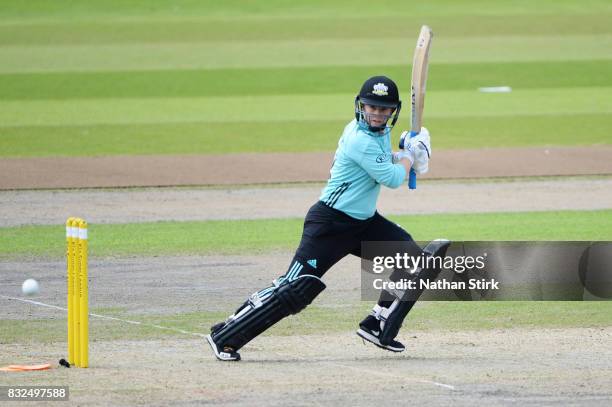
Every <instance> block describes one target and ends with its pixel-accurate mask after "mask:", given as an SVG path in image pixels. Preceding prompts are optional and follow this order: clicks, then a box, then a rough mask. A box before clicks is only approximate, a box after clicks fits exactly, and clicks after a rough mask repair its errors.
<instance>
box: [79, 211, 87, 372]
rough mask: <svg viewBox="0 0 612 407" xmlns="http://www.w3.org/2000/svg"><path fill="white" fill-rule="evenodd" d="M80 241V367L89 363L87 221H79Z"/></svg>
mask: <svg viewBox="0 0 612 407" xmlns="http://www.w3.org/2000/svg"><path fill="white" fill-rule="evenodd" d="M79 242H80V245H81V267H80V270H79V271H80V274H79V312H80V318H79V330H80V332H79V337H80V342H81V344H80V348H79V357H80V367H87V365H88V364H89V301H88V300H89V290H88V287H87V222H85V221H84V220H81V222H80V223H79Z"/></svg>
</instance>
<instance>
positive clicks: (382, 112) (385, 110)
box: [363, 104, 394, 127]
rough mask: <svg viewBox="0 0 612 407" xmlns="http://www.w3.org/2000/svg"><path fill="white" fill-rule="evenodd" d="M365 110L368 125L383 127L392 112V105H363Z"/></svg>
mask: <svg viewBox="0 0 612 407" xmlns="http://www.w3.org/2000/svg"><path fill="white" fill-rule="evenodd" d="M363 110H364V111H365V113H366V114H365V116H366V120H367V121H368V124H369V125H370V126H375V127H383V126H385V124H386V123H387V121H388V120H389V118H390V117H391V115H392V114H393V110H394V109H393V108H392V107H383V106H374V105H366V104H364V105H363Z"/></svg>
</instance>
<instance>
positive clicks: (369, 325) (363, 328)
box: [357, 315, 406, 352]
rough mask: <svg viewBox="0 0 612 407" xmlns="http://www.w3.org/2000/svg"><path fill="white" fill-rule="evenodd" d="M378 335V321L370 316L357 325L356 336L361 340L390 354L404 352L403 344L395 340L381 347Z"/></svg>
mask: <svg viewBox="0 0 612 407" xmlns="http://www.w3.org/2000/svg"><path fill="white" fill-rule="evenodd" d="M380 334H381V329H380V325H379V321H378V320H377V319H376V318H374V317H373V316H371V315H370V316H368V317H366V319H365V320H363V321H362V322H361V323H360V324H359V329H358V330H357V335H359V336H360V337H361V338H362V339H364V340H366V341H368V342H370V343H373V344H374V345H376V346H378V347H379V348H381V349H385V350H389V351H391V352H403V351H405V350H406V347H405V346H404V344H403V343H401V342H399V341H396V340H392V341H391V343H389V344H386V345H383V344H382V343H380V339H379V338H380Z"/></svg>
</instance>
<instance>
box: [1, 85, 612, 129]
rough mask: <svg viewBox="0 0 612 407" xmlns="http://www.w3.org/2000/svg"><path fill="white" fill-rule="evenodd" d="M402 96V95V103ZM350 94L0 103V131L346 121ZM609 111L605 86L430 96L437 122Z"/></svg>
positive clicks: (610, 96) (611, 97)
mask: <svg viewBox="0 0 612 407" xmlns="http://www.w3.org/2000/svg"><path fill="white" fill-rule="evenodd" d="M407 95H408V93H407V92H404V98H406V97H407ZM353 99H354V93H353V92H351V93H347V94H330V95H279V96H268V95H266V96H251V97H240V96H234V97H225V96H219V97H203V98H141V99H110V98H109V99H93V100H92V99H84V100H80V99H71V100H66V101H39V100H35V101H4V102H0V126H2V127H13V126H33V125H34V126H49V125H96V124H145V123H184V122H209V123H230V122H261V123H274V122H277V123H278V122H286V121H291V120H295V121H320V120H324V121H329V120H342V121H345V120H349V119H350V117H351V116H352V114H353V113H352V110H353V109H352V101H353ZM587 113H612V87H594V88H590V87H587V88H584V87H583V88H578V87H576V88H553V89H519V90H516V91H513V92H512V93H508V94H484V93H479V92H478V91H476V90H473V91H431V92H428V94H427V120H428V121H429V120H431V119H433V118H438V117H445V118H450V117H466V116H471V117H473V116H480V117H488V116H517V115H524V116H529V115H563V114H587Z"/></svg>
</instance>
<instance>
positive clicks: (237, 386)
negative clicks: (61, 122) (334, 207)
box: [0, 178, 612, 405]
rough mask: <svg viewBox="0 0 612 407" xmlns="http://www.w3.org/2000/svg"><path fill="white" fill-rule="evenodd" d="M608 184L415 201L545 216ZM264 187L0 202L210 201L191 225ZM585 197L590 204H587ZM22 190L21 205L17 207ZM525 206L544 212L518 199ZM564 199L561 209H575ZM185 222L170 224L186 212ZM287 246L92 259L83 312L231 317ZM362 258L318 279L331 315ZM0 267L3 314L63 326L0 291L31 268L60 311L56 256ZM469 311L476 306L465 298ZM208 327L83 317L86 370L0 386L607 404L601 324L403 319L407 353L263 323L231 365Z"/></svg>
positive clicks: (148, 213)
mask: <svg viewBox="0 0 612 407" xmlns="http://www.w3.org/2000/svg"><path fill="white" fill-rule="evenodd" d="M609 183H610V181H609V179H606V178H602V179H591V180H586V179H582V180H580V179H579V180H565V181H562V180H554V179H551V180H540V181H538V180H533V181H529V182H523V183H520V185H521V188H522V191H523V192H524V193H525V194H528V196H529V197H530V199H528V200H525V201H531V202H532V204H528V203H523V204H522V205H523V206H520V207H518V208H517V207H516V206H514V205H515V203H514V202H513V200H512V199H511V195H512V194H510V193H509V191H512V190H513V188H512V187H514V186H515V185H518V184H514V183H503V182H502V183H488V182H473V183H465V184H459V185H458V184H456V183H455V185H454V186H450V185H445V184H443V183H423V184H422V186H423V188H422V189H420V190H419V191H420V193H421V196H420V199H419V200H418V202H419V203H418V205H419V208H420V209H419V210H423V211H426V208H427V204H429V205H431V206H430V208H431V210H430V212H437V211H439V210H440V209H439V207H440V206H441V205H439V203H437V199H438V198H439V195H437V194H436V192H439V193H442V191H445V192H444V193H445V194H446V195H444V197H445V198H444V199H445V200H450V199H454V198H453V188H457V191H459V190H461V189H463V192H465V188H468V189H470V191H471V195H472V197H473V198H472V199H471V200H470V201H469V202H467V201H466V202H462V201H458V202H457V204H456V205H455V206H454V209H455V210H454V212H463V211H465V212H470V211H474V210H475V211H478V205H482V206H484V205H488V207H489V208H490V209H491V210H492V209H495V210H497V211H504V210H526V209H540V210H547V209H552V208H555V207H557V206H555V205H557V204H558V203H559V201H558V200H556V197H558V195H557V194H561V195H562V194H571V193H572V191H576V190H579V191H580V194H577V196H578V195H580V196H583V198H584V199H583V200H578V199H577V200H571V199H565V200H563V202H565V203H567V202H574V205H575V207H573V209H589V208H594V207H595V206H597V207H606V208H609V207H611V205H610V196H609V193H608V192H602V191H609V190H611V188H608V187H607V186H608V184H609ZM278 189H279V190H280V189H282V188H278ZM318 189H319V186H304V187H290V188H284V189H283V191H284V192H285V193H286V194H285V196H286V198H287V199H288V200H289V201H290V202H291V203H292V205H291V207H294V208H296V209H294V210H287V211H286V212H283V213H282V215H283V216H300V214H298V213H297V212H298V210H301V208H306V207H307V206H308V205H309V204H310V203H311V202H312V201H313V199H316V196H317V193H318V192H317V191H318ZM589 191H590V192H589ZM268 192H270V191H269V190H268V189H267V188H260V189H258V188H248V189H236V190H220V189H171V190H165V191H164V190H161V191H160V190H154V189H151V190H148V189H145V190H120V191H117V190H109V191H97V190H92V191H70V192H65V193H64V192H57V191H55V192H54V191H23V192H11V193H3V199H4V203H3V208H6V209H7V212H8V213H11V211H13V214H17V211H18V209H20V208H21V209H23V208H24V207H25V208H30V207H31V208H34V209H30V210H34V211H35V210H36V209H35V208H43V207H44V206H45V205H44V204H47V205H49V203H50V202H54V205H57V207H58V208H60V207H62V199H63V198H64V197H65V195H66V194H70V195H71V198H77V200H78V199H81V200H82V201H83V202H85V201H89V200H91V199H92V197H95V198H96V199H95V201H97V202H112V201H114V202H121V204H120V205H114V206H113V207H112V208H111V210H110V211H111V212H113V213H114V217H113V218H112V219H110V220H108V221H112V222H127V221H134V219H133V216H134V214H135V213H136V212H137V208H138V207H139V205H140V204H141V203H142V202H144V201H146V200H150V201H151V202H154V204H151V205H149V206H147V207H146V209H145V210H141V211H140V218H138V220H140V221H144V220H155V219H163V218H164V217H166V216H167V215H168V214H169V213H175V214H182V213H192V214H193V205H198V204H200V205H204V203H207V204H206V205H204V207H205V208H207V210H205V211H202V212H198V214H197V215H192V216H195V218H197V219H208V218H226V217H228V218H231V217H234V218H236V217H238V218H240V217H246V216H247V215H249V212H246V211H247V209H246V206H245V207H244V208H242V209H241V208H240V205H237V207H231V206H227V205H228V203H229V202H230V201H231V202H241V201H244V200H243V199H235V198H236V196H240V197H244V196H245V195H247V196H250V197H252V198H253V199H257V202H259V205H254V206H255V207H256V208H259V209H257V211H258V212H255V213H254V214H253V215H255V216H253V217H256V216H259V217H268V216H271V215H270V214H271V213H272V212H270V211H274V210H275V208H274V207H268V206H267V202H266V200H265V197H266V196H268ZM274 192H278V191H274ZM400 193H403V192H402V191H400ZM589 194H591V195H592V197H597V198H599V199H597V200H595V199H588V196H589ZM163 197H165V198H163ZM223 197H225V199H224V198H223ZM24 198H25V199H27V201H28V202H30V203H32V205H31V206H30V205H24ZM189 198H193V199H189ZM194 200H195V201H194ZM525 201H523V202H525ZM37 202H38V203H37ZM252 202H253V201H251V202H250V203H249V206H250V207H252V206H251V203H252ZM536 202H537V205H540V207H537V208H536V207H529V205H535V204H534V203H536ZM130 203H131V204H130ZM162 203H163V204H162ZM394 205H395V206H394ZM415 205H416V204H415ZM593 205H595V206H593ZM243 206H244V205H243ZM384 206H388V210H389V211H391V212H395V210H396V209H401V208H399V207H398V204H397V202H395V203H394V201H393V200H392V199H391V198H390V196H388V195H385V197H384V198H383V207H384ZM569 206H570V207H567V209H572V207H571V205H569ZM47 207H48V208H51V209H48V210H47V211H42V212H38V215H37V216H38V217H37V218H35V223H53V222H55V221H56V220H55V218H54V216H59V215H58V211H56V210H54V209H53V205H50V206H47ZM97 208H98V210H100V211H101V212H99V213H98V216H100V217H103V216H102V214H103V211H104V209H101V208H103V207H101V206H99V205H98V206H97ZM223 208H225V210H224V209H223ZM266 208H268V209H269V210H270V211H266ZM93 209H94V207H93V206H92V207H91V210H92V211H93ZM141 209H142V208H141ZM242 211H245V212H242ZM59 212H60V215H61V216H63V214H61V211H59ZM400 212H401V211H400ZM232 214H233V215H232ZM91 216H94V213H93V212H92V213H91ZM180 216H181V215H178V217H179V219H189V217H185V218H181V217H180ZM277 216H279V214H278V213H277ZM25 218H26V217H25V216H22V217H21V222H19V221H18V222H14V223H17V224H19V223H23V220H24V219H25ZM10 219H12V220H13V221H14V220H15V217H14V216H7V217H5V218H4V219H3V220H2V223H3V224H4V225H5V226H7V225H10V224H14V223H11V221H10ZM94 219H95V217H94ZM96 221H98V219H96ZM290 256H291V253H271V254H267V255H257V256H205V257H200V256H189V257H146V258H115V259H95V258H93V259H91V270H92V273H91V282H90V287H91V297H90V298H91V307H92V308H95V309H98V310H102V311H100V313H102V314H103V313H104V312H103V311H104V310H121V312H120V314H121V315H117V313H114V312H110V311H109V313H110V315H113V316H119V318H121V319H125V318H127V319H129V318H132V319H134V320H142V319H143V318H144V319H146V318H147V317H148V316H152V315H153V316H159V315H164V314H165V315H180V314H189V313H192V312H203V311H207V312H208V311H209V312H215V311H218V312H221V313H227V312H230V311H232V310H233V308H234V307H235V306H237V305H238V304H239V303H240V302H241V301H243V300H244V298H245V296H246V295H248V294H249V293H250V292H252V291H253V290H255V289H257V288H260V287H263V286H265V285H267V284H268V283H269V282H270V280H271V279H272V278H274V277H276V276H278V275H280V274H282V273H283V272H284V271H285V269H286V267H287V262H288V261H289V259H290ZM358 267H359V265H358V261H357V259H354V258H350V259H345V260H343V261H342V262H341V263H339V264H338V265H337V266H336V267H335V268H334V269H332V270H331V271H330V272H329V273H328V275H327V276H326V283H327V284H328V289H327V290H326V291H324V292H323V293H322V294H321V296H320V297H319V298H318V299H317V300H316V305H317V306H318V307H321V308H322V309H323V310H324V312H327V313H329V315H333V316H334V317H335V318H337V320H338V321H339V322H343V319H346V318H347V315H349V312H348V311H349V309H350V307H357V306H360V305H362V304H360V302H359V273H358ZM0 268H1V269H0V275H2V276H3V284H2V286H0V295H2V296H3V297H0V301H1V303H2V309H3V311H4V314H5V318H8V319H17V320H25V321H27V320H30V319H42V320H51V321H53V320H56V321H57V320H60V321H58V324H57V325H56V328H57V327H58V326H59V327H60V328H57V329H63V326H64V325H63V321H64V318H65V312H64V311H62V310H58V309H55V308H48V307H44V306H41V305H34V304H31V303H24V302H21V301H18V300H9V299H7V298H6V296H16V294H15V293H16V292H18V290H19V286H20V284H21V282H22V280H23V275H31V276H35V277H36V278H38V279H39V280H40V281H42V282H44V285H43V291H42V293H41V295H40V297H37V298H36V300H37V301H40V302H41V303H44V304H49V305H56V306H60V307H63V306H64V303H65V287H64V284H65V281H64V274H63V270H64V264H63V262H61V261H55V260H42V259H30V260H27V261H25V262H17V261H12V262H6V261H5V262H2V263H1V264H0ZM228 275H234V276H236V278H235V280H236V281H237V283H236V284H234V285H232V284H231V283H230V282H229V281H228ZM478 306H479V305H478V304H473V307H478ZM419 307H421V308H422V309H423V310H425V311H427V309H428V308H429V309H432V308H431V307H436V303H423V304H420V305H419ZM474 310H476V308H474ZM356 322H357V321H355V324H354V325H355V327H356ZM109 324H110V325H109ZM204 325H205V324H203V326H201V329H200V330H197V331H196V330H194V331H193V332H191V333H186V334H176V335H170V336H164V335H161V334H160V335H157V334H156V332H155V331H158V330H160V329H159V328H151V327H150V326H148V325H147V326H134V325H132V324H129V323H127V322H124V321H107V320H102V319H100V318H96V317H94V318H92V324H91V351H90V355H91V356H90V361H91V368H90V369H87V370H81V369H70V370H68V369H64V368H54V369H53V370H51V371H47V372H38V373H27V374H24V373H10V374H3V375H2V376H0V377H1V383H2V384H15V385H21V384H24V383H28V384H44V385H46V384H56V385H66V384H68V385H69V386H70V391H71V399H72V401H73V402H77V403H79V404H87V405H103V404H109V403H111V404H116V405H121V404H134V403H140V404H143V405H152V404H153V405H155V404H157V405H166V404H169V403H175V404H208V403H210V404H213V403H214V404H219V405H263V404H265V405H287V404H291V405H317V404H336V405H372V404H374V403H380V402H386V403H398V402H399V403H400V404H402V403H404V402H410V403H425V404H428V405H432V404H434V405H442V404H444V405H448V404H451V403H452V404H453V405H472V404H473V403H474V402H477V401H478V402H484V403H487V404H491V405H509V404H515V403H517V402H518V403H521V404H526V405H550V404H559V403H562V404H570V405H571V404H574V405H609V403H610V402H611V400H612V392H611V391H610V389H611V388H612V369H611V368H610V360H612V348H610V346H609V344H610V342H611V339H612V328H610V327H600V328H569V329H548V328H547V329H543V328H538V329H534V328H513V329H492V330H469V329H468V330H460V331H449V330H446V329H441V328H433V329H422V328H417V329H414V328H411V326H410V322H408V323H407V324H406V326H405V327H404V329H403V331H402V333H401V339H402V340H403V341H404V342H406V344H407V345H408V350H407V351H406V352H405V353H403V354H391V353H387V352H385V351H382V350H379V349H377V348H375V347H373V346H371V345H366V344H363V343H362V341H361V340H360V339H359V338H358V337H357V336H356V335H355V334H354V332H353V330H352V329H350V330H348V329H347V330H344V331H342V332H337V331H334V332H331V333H329V334H321V333H316V334H306V335H303V334H301V333H300V332H299V329H298V332H295V334H292V335H289V336H286V335H284V334H283V331H275V330H272V331H271V332H270V333H269V334H266V335H264V336H263V337H261V338H258V339H256V340H255V341H253V342H252V343H251V344H249V345H247V346H246V347H245V348H244V349H243V352H242V353H243V357H244V360H243V361H242V362H240V363H237V364H226V363H221V362H217V361H216V360H215V359H214V357H213V356H212V354H211V352H210V350H209V349H208V346H207V345H206V344H205V343H204V341H203V339H202V338H201V335H203V334H204V333H206V332H207V326H204ZM206 325H207V324H206ZM109 326H110V327H112V330H113V331H115V332H116V333H117V338H116V339H115V340H97V339H96V337H98V338H99V337H100V336H103V335H104V334H105V333H106V332H103V330H106V329H109ZM139 329H142V330H143V331H147V332H148V331H151V332H153V333H152V334H151V335H149V336H148V337H147V334H143V337H142V338H141V339H131V340H126V339H123V338H121V332H122V330H126V331H127V330H130V331H131V332H133V331H134V330H139ZM306 331H308V330H307V329H306ZM65 348H66V344H65V343H64V342H62V341H59V342H58V341H48V340H42V341H41V340H40V339H37V338H32V340H31V341H29V342H28V343H19V344H15V343H9V344H0V364H1V365H6V364H10V363H17V362H19V363H38V362H53V363H54V364H55V363H56V362H57V360H58V359H59V358H61V357H65V355H66V350H65Z"/></svg>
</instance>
